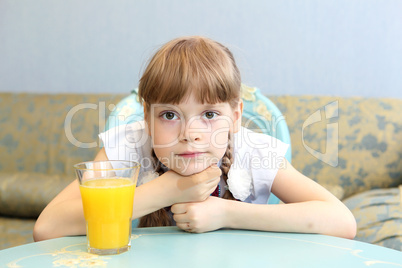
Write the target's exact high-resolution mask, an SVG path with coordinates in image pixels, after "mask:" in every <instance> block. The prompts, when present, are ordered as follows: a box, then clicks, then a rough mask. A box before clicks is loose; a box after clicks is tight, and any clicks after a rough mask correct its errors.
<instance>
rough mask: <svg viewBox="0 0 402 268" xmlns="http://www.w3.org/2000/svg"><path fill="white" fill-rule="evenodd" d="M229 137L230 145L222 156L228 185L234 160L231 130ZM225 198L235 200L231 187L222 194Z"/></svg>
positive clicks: (224, 177) (223, 176)
mask: <svg viewBox="0 0 402 268" xmlns="http://www.w3.org/2000/svg"><path fill="white" fill-rule="evenodd" d="M228 135H229V138H228V147H227V148H226V152H225V154H224V155H223V157H222V161H221V170H222V178H223V180H224V181H225V183H226V185H227V179H228V173H229V169H230V166H231V165H232V162H233V150H232V147H233V146H232V145H233V144H232V134H231V133H230V132H229V134H228ZM222 198H224V199H230V200H235V198H234V197H233V195H232V193H231V192H230V190H229V188H227V189H226V192H225V194H224V195H223V196H222Z"/></svg>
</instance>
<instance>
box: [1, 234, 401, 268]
mask: <svg viewBox="0 0 402 268" xmlns="http://www.w3.org/2000/svg"><path fill="white" fill-rule="evenodd" d="M131 243H132V248H131V250H130V251H129V252H126V253H123V254H120V255H112V256H98V255H92V254H88V253H86V237H85V236H76V237H64V238H57V239H51V240H48V241H42V242H38V243H32V244H27V245H23V246H18V247H14V248H10V249H5V250H2V251H0V267H82V266H85V267H220V268H222V267H367V266H370V267H402V252H400V251H396V250H392V249H388V248H384V247H380V246H375V245H371V244H367V243H362V242H358V241H353V240H347V239H341V238H336V237H331V236H324V235H314V234H290V233H271V232H257V231H242V230H219V231H215V232H210V233H204V234H190V233H186V232H183V231H181V230H179V229H177V228H176V227H160V228H141V229H134V230H133V235H132V242H131Z"/></svg>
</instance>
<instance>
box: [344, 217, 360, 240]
mask: <svg viewBox="0 0 402 268" xmlns="http://www.w3.org/2000/svg"><path fill="white" fill-rule="evenodd" d="M341 230H342V232H341V234H340V236H341V237H342V238H346V239H354V238H355V236H356V233H357V224H356V219H355V217H354V216H353V214H352V213H350V215H349V217H347V219H345V221H344V222H343V224H342V226H341Z"/></svg>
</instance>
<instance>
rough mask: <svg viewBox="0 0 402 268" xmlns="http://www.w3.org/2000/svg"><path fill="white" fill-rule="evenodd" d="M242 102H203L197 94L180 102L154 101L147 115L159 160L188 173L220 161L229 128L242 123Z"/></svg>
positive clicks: (236, 126)
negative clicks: (234, 103)
mask: <svg viewBox="0 0 402 268" xmlns="http://www.w3.org/2000/svg"><path fill="white" fill-rule="evenodd" d="M242 105H243V104H242V102H239V104H238V106H237V107H236V108H235V109H232V108H231V107H230V105H229V103H216V104H202V103H200V102H198V101H197V100H196V99H195V98H194V96H193V94H191V95H190V96H189V97H188V98H187V99H186V100H184V101H183V102H181V103H180V104H178V105H171V104H151V105H150V110H149V111H148V112H146V113H145V118H146V120H147V123H148V131H149V134H150V135H151V137H152V143H153V146H154V151H155V154H156V156H157V157H158V159H159V161H161V162H162V163H163V164H164V165H165V166H167V167H168V168H169V169H171V170H173V171H175V172H177V173H179V174H181V175H184V176H187V175H192V174H194V173H198V172H201V171H203V170H204V169H206V168H208V167H209V166H211V165H212V164H215V163H218V162H219V160H220V159H221V158H222V157H223V155H224V154H225V152H226V149H227V147H228V135H229V132H232V133H233V132H236V131H237V129H238V127H239V124H240V119H241V113H242Z"/></svg>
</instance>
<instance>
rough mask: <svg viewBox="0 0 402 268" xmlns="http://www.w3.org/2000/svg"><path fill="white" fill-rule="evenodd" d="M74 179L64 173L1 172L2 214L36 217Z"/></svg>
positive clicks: (0, 205)
mask: <svg viewBox="0 0 402 268" xmlns="http://www.w3.org/2000/svg"><path fill="white" fill-rule="evenodd" d="M73 180H74V178H72V177H71V176H63V175H49V174H42V173H26V172H17V173H0V214H1V215H7V216H13V217H27V218H36V217H38V216H39V214H40V213H41V212H42V210H43V209H44V208H45V207H46V205H47V204H48V203H49V202H50V201H51V200H52V199H53V198H54V197H55V196H56V195H57V194H58V193H59V192H60V191H61V190H63V189H64V188H65V187H66V186H67V185H68V184H69V183H71V182H72V181H73Z"/></svg>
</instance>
